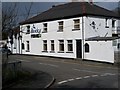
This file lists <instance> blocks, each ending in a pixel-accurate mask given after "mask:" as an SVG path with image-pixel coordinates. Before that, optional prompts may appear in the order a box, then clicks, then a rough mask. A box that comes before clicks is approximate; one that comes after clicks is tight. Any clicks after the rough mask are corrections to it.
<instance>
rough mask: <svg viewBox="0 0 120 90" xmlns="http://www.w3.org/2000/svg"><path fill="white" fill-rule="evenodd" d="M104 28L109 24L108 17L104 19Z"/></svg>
mask: <svg viewBox="0 0 120 90" xmlns="http://www.w3.org/2000/svg"><path fill="white" fill-rule="evenodd" d="M105 28H109V26H108V18H106V19H105Z"/></svg>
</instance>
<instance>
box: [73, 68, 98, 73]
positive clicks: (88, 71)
mask: <svg viewBox="0 0 120 90" xmlns="http://www.w3.org/2000/svg"><path fill="white" fill-rule="evenodd" d="M73 70H75V71H82V72H90V73H98V74H100V72H94V71H89V70H80V69H73Z"/></svg>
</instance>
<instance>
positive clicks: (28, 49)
mask: <svg viewBox="0 0 120 90" xmlns="http://www.w3.org/2000/svg"><path fill="white" fill-rule="evenodd" d="M26 45H27V46H26V47H27V48H26V49H27V50H26V52H29V51H30V45H29V41H26Z"/></svg>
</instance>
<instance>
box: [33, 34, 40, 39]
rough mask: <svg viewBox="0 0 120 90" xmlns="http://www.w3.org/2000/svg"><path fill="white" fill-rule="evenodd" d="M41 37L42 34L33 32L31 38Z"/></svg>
mask: <svg viewBox="0 0 120 90" xmlns="http://www.w3.org/2000/svg"><path fill="white" fill-rule="evenodd" d="M40 37H41V34H32V35H31V38H40Z"/></svg>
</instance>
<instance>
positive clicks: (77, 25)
mask: <svg viewBox="0 0 120 90" xmlns="http://www.w3.org/2000/svg"><path fill="white" fill-rule="evenodd" d="M79 29H80V19H75V20H74V30H79Z"/></svg>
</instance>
